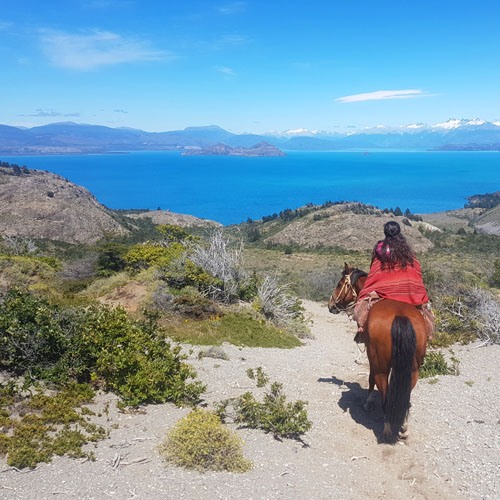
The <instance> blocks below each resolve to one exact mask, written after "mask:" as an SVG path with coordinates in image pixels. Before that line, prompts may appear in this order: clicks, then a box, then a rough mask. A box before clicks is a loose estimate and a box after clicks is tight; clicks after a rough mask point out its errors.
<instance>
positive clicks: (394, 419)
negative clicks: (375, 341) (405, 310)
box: [385, 316, 417, 436]
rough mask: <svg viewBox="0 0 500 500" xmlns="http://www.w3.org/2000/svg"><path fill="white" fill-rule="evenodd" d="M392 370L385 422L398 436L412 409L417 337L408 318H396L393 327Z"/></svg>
mask: <svg viewBox="0 0 500 500" xmlns="http://www.w3.org/2000/svg"><path fill="white" fill-rule="evenodd" d="M391 341H392V355H391V360H392V370H391V378H390V380H389V386H388V388H387V399H386V405H385V421H386V422H388V423H389V424H390V425H391V428H392V431H393V434H394V433H395V435H396V436H397V433H398V431H399V429H400V427H401V426H402V425H403V422H404V420H405V418H406V414H407V413H408V410H409V409H410V393H411V372H412V367H413V358H414V356H415V349H416V345H417V337H416V335H415V330H414V329H413V325H412V324H411V321H410V320H409V319H408V318H407V317H406V316H396V317H395V318H394V321H393V322H392V326H391Z"/></svg>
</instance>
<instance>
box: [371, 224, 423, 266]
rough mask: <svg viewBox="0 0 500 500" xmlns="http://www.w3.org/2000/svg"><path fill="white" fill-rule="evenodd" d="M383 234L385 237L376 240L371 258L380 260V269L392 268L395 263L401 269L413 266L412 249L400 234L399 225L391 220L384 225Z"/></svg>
mask: <svg viewBox="0 0 500 500" xmlns="http://www.w3.org/2000/svg"><path fill="white" fill-rule="evenodd" d="M384 234H385V239H383V240H381V241H377V244H376V245H375V247H374V248H373V257H372V259H378V260H380V262H381V263H382V269H384V268H389V269H393V268H394V266H396V265H399V266H400V267H401V268H402V269H405V268H406V267H407V266H408V265H410V266H413V259H414V254H413V250H412V249H411V247H410V245H409V244H408V242H407V241H406V238H405V237H404V236H403V235H402V234H401V226H400V225H399V224H398V223H397V222H396V221H392V220H391V221H389V222H387V223H386V224H385V225H384Z"/></svg>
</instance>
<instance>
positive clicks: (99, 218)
mask: <svg viewBox="0 0 500 500" xmlns="http://www.w3.org/2000/svg"><path fill="white" fill-rule="evenodd" d="M0 231H1V233H2V234H4V235H7V236H21V237H28V238H46V239H51V240H58V241H65V242H67V243H85V244H93V243H95V242H96V241H98V240H100V239H101V238H103V237H104V236H106V235H109V234H114V235H123V234H126V233H128V230H127V229H126V228H125V227H123V226H122V225H121V224H120V223H119V222H117V221H116V220H115V218H114V217H113V213H112V212H111V211H110V210H108V209H107V208H106V207H105V206H104V205H101V204H100V203H99V202H98V201H97V199H96V198H95V197H94V196H93V195H92V194H91V193H90V192H89V191H88V190H87V189H85V188H84V187H81V186H77V185H76V184H73V183H72V182H69V181H68V180H67V179H65V178H63V177H61V176H59V175H56V174H52V173H49V172H42V171H40V170H28V169H25V168H23V170H22V171H16V170H14V169H13V168H9V167H5V166H2V167H0Z"/></svg>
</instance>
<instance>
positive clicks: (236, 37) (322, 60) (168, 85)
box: [0, 0, 500, 133]
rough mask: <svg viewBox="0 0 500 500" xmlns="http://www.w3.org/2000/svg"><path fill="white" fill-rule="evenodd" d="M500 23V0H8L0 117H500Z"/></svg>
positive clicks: (221, 121)
mask: <svg viewBox="0 0 500 500" xmlns="http://www.w3.org/2000/svg"><path fill="white" fill-rule="evenodd" d="M499 26H500V2H499V1H498V0H479V1H475V2H471V1H470V0H455V1H448V0H439V1H436V0H433V1H428V0H420V1H418V2H417V1H413V2H409V1H404V0H403V1H401V0H399V1H392V0H388V1H384V0H370V1H357V0H351V1H349V2H346V1H338V0H328V1H326V0H325V1H315V0H311V1H310V2H303V1H300V2H299V1H286V2H285V1H280V0H267V1H251V0H248V1H224V0H222V1H220V2H218V1H194V0H184V1H171V0H163V1H159V0H158V1H149V0H135V1H134V0H64V1H53V0H45V1H40V0H2V1H1V9H0V63H1V68H2V78H1V81H0V96H1V97H0V99H1V100H0V123H3V124H9V125H22V126H33V125H42V124H45V123H52V122H57V121H76V122H79V123H95V124H101V125H106V126H111V127H120V126H127V127H134V128H142V129H144V130H148V131H163V130H173V129H180V128H184V127H186V126H190V125H210V124H217V125H220V126H221V127H223V128H225V129H227V130H230V131H233V132H235V133H241V132H245V131H247V132H265V131H270V130H285V129H296V128H302V127H304V128H308V129H320V130H329V131H336V130H339V131H345V130H349V129H351V130H352V129H354V127H356V128H357V129H362V128H363V127H367V126H375V125H377V124H385V125H389V126H398V125H401V124H410V123H417V122H426V123H436V122H443V121H445V120H447V119H448V118H450V117H454V118H462V117H463V118H474V117H479V118H483V119H486V120H489V121H497V120H500V50H499V47H500V30H499V29H498V27H499ZM353 96H354V97H353Z"/></svg>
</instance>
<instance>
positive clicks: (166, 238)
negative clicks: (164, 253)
mask: <svg viewBox="0 0 500 500" xmlns="http://www.w3.org/2000/svg"><path fill="white" fill-rule="evenodd" d="M156 230H157V231H158V232H159V233H160V234H161V236H162V239H163V242H164V243H165V244H171V243H182V244H184V243H186V242H191V241H198V240H199V238H198V237H197V236H193V235H192V234H189V233H188V232H187V231H186V230H185V229H184V228H182V227H180V226H176V225H173V224H159V225H158V226H156Z"/></svg>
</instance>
